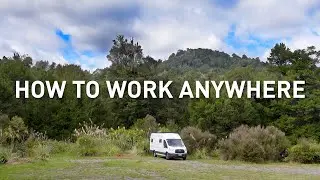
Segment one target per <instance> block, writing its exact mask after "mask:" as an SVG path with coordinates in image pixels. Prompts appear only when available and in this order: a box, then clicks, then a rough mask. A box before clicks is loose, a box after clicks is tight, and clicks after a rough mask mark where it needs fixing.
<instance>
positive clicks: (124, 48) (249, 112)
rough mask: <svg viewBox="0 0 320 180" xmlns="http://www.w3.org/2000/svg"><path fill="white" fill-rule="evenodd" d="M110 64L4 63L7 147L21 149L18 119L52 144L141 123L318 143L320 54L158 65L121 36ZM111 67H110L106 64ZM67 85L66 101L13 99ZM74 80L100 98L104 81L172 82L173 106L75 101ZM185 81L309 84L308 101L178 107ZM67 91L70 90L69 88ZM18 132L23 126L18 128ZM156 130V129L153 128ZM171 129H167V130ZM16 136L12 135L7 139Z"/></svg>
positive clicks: (204, 102) (193, 58) (223, 101)
mask: <svg viewBox="0 0 320 180" xmlns="http://www.w3.org/2000/svg"><path fill="white" fill-rule="evenodd" d="M107 58H108V59H109V60H110V61H111V62H112V65H111V66H110V67H106V68H103V69H97V70H96V71H94V72H88V71H85V70H82V69H81V68H80V66H77V65H73V64H68V65H60V64H55V63H52V64H50V63H48V62H47V61H34V60H33V59H32V58H31V57H28V56H22V55H19V54H18V53H15V54H14V55H13V57H3V58H1V59H0V126H1V128H0V129H1V133H8V139H6V140H5V141H10V140H13V141H17V140H18V139H17V138H18V136H19V137H20V136H24V134H23V132H15V130H14V129H15V127H13V126H12V125H10V122H11V121H13V120H14V121H16V120H15V119H16V118H14V116H19V117H21V118H22V119H23V120H24V124H25V125H26V126H27V127H29V128H31V129H33V130H35V131H37V132H43V133H46V134H47V135H48V137H49V138H53V139H69V138H70V137H71V134H72V133H73V132H74V129H76V128H78V127H79V124H81V123H82V122H88V121H89V119H91V120H92V122H93V123H94V124H97V125H100V126H103V127H105V128H108V129H109V128H111V127H112V128H114V129H117V128H118V126H121V127H126V128H129V127H131V126H133V125H135V126H138V127H140V128H142V129H143V128H144V127H143V126H145V125H144V124H143V123H141V122H140V121H141V120H139V119H143V118H146V116H147V115H151V116H153V117H154V118H155V119H151V120H150V121H149V122H148V123H151V124H154V127H152V129H150V130H149V131H148V132H147V134H149V133H150V132H151V130H153V128H159V127H163V126H167V125H169V124H170V125H171V127H174V128H173V129H175V131H177V130H179V129H182V128H183V127H186V126H190V125H192V126H196V127H198V128H200V129H201V130H202V131H208V132H209V133H212V134H214V135H216V136H217V138H221V137H225V136H226V135H228V134H229V133H230V132H231V131H232V130H233V129H234V128H236V127H238V126H240V125H242V124H246V125H249V126H257V125H264V126H268V125H272V126H275V127H277V128H279V129H280V130H281V131H283V132H285V133H286V135H288V136H289V138H290V139H291V140H293V142H295V141H296V139H298V138H299V137H310V138H313V139H316V140H319V137H320V116H319V114H320V106H319V105H320V69H319V67H317V66H316V64H317V63H319V52H318V51H317V50H316V49H315V47H308V48H306V49H298V50H294V51H292V50H290V49H289V48H288V47H286V46H285V45H284V44H277V45H275V47H274V48H273V49H272V50H271V54H270V56H269V58H268V61H267V62H266V63H263V62H261V61H260V60H259V59H258V58H248V57H247V56H245V55H243V56H242V57H240V56H238V55H236V54H232V55H231V56H230V55H228V54H226V53H224V52H219V51H213V50H209V49H187V50H179V51H178V52H177V53H173V54H172V55H170V56H169V58H168V60H166V61H161V60H155V59H153V58H152V57H149V56H144V55H143V50H142V46H140V45H139V44H138V43H136V42H134V40H127V39H126V38H125V37H123V36H118V37H117V38H116V39H115V40H114V42H113V47H112V48H111V50H110V51H109V53H108V55H107ZM106 60H107V59H106ZM18 80H19V81H24V80H29V81H30V82H33V81H35V80H40V81H46V80H48V81H51V82H52V81H54V80H57V81H60V82H61V81H63V80H66V81H67V87H66V89H65V92H64V97H63V98H62V99H59V98H58V97H55V98H53V99H50V98H49V97H47V96H45V97H44V98H41V99H35V98H32V97H30V98H29V99H25V98H20V99H16V98H15V81H18ZM73 80H85V81H88V80H95V81H97V82H99V84H100V92H106V91H107V87H106V85H105V81H106V80H109V81H115V80H118V81H123V80H126V81H130V80H137V81H139V82H142V81H144V80H154V81H156V82H158V81H159V80H163V81H168V80H172V81H173V82H174V83H173V84H172V85H171V86H170V92H171V93H172V94H173V96H174V97H175V98H174V99H168V98H167V97H165V98H162V99H160V98H158V99H152V98H148V99H143V98H137V99H132V98H129V97H128V96H126V95H125V97H124V98H122V99H119V98H114V99H111V98H109V97H107V95H106V94H107V93H100V96H99V97H98V98H96V99H89V98H87V97H86V96H83V97H82V98H81V99H77V98H76V89H75V86H72V83H71V81H73ZM184 80H188V81H189V82H191V83H192V82H194V81H195V80H199V81H204V80H215V81H219V80H229V81H241V80H251V81H253V82H254V81H257V80H259V81H263V80H288V81H293V80H305V81H306V85H305V86H304V88H305V94H306V98H305V99H286V98H282V99H260V98H252V99H247V98H241V99H237V98H234V99H227V98H225V97H221V98H220V99H215V98H214V97H212V98H209V99H206V98H204V97H202V98H200V99H189V98H184V99H179V98H177V97H178V95H177V94H178V93H179V92H180V89H181V84H182V82H183V81H184ZM68 85H69V86H68ZM19 126H22V124H20V125H19ZM155 126H157V127H155ZM167 127H168V126H167ZM9 130H10V132H7V131H9Z"/></svg>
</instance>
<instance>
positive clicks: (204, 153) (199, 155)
mask: <svg viewBox="0 0 320 180" xmlns="http://www.w3.org/2000/svg"><path fill="white" fill-rule="evenodd" d="M192 156H193V157H194V158H196V159H208V158H209V157H210V155H209V152H208V150H207V149H206V148H202V149H196V150H195V151H194V153H193V154H192Z"/></svg>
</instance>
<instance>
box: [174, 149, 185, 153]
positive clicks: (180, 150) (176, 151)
mask: <svg viewBox="0 0 320 180" xmlns="http://www.w3.org/2000/svg"><path fill="white" fill-rule="evenodd" d="M175 153H184V150H183V149H176V150H175Z"/></svg>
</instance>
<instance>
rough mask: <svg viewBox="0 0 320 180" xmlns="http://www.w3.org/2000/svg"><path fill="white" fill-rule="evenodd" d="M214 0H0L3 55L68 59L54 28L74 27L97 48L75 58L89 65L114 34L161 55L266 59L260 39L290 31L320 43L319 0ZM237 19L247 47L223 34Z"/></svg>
mask: <svg viewBox="0 0 320 180" xmlns="http://www.w3.org/2000/svg"><path fill="white" fill-rule="evenodd" d="M214 2H215V1H213V2H212V1H211V2H210V1H209V0H206V1H191V0H184V1H182V0H178V1H169V0H163V1H145V0H136V1H131V0H126V1H116V0H108V1H99V0H91V1H86V0H68V1H65V0H57V1H46V0H40V1H38V0H10V1H9V0H0V4H1V6H0V15H1V17H3V18H2V19H1V20H0V23H1V24H0V34H1V37H0V53H1V54H0V56H3V55H6V56H8V55H11V53H12V51H19V52H21V53H27V54H29V55H31V56H32V57H33V58H34V59H37V60H49V61H54V62H58V63H67V60H66V59H64V57H63V56H62V53H61V48H63V47H64V45H65V44H64V42H63V41H62V40H60V39H59V38H58V37H57V36H56V35H55V30H56V29H61V30H62V31H63V32H64V33H67V34H70V35H71V37H72V42H71V44H72V46H73V48H74V51H75V52H76V53H78V54H81V51H83V50H89V51H93V52H95V53H94V54H99V55H97V56H95V57H87V56H80V58H79V59H78V60H73V61H72V62H76V61H77V62H78V63H80V64H81V66H82V67H83V68H85V69H90V70H92V69H94V68H103V66H106V65H109V64H110V62H108V61H107V59H106V58H105V55H106V54H107V52H108V48H109V47H110V45H111V44H112V41H111V40H112V39H113V38H114V37H115V35H116V34H124V35H127V36H133V37H135V38H136V39H137V40H138V41H139V42H140V44H141V45H142V46H143V48H144V53H145V55H151V56H154V57H155V58H162V59H166V58H167V57H168V56H169V55H170V54H171V53H173V52H176V51H177V50H178V49H185V48H200V47H201V48H211V49H219V50H223V51H226V52H228V53H232V52H236V53H238V54H244V53H246V54H249V55H255V56H260V58H262V59H263V58H265V57H266V55H267V52H268V49H269V47H266V46H261V43H262V44H263V41H264V40H269V39H273V40H284V39H286V43H288V46H289V47H292V48H304V47H305V46H308V45H316V46H320V40H319V36H317V35H316V33H318V34H320V26H319V19H320V13H319V11H316V10H314V8H316V7H318V8H319V7H320V2H319V1H318V0H309V1H304V0H281V1H279V0H264V1H252V0H240V1H238V2H237V3H236V4H235V5H233V6H231V7H228V8H226V7H222V6H218V5H216V4H214ZM310 9H313V11H314V12H313V13H310ZM232 25H235V27H236V29H235V35H236V37H237V38H238V41H239V42H240V43H242V44H243V48H234V47H233V46H232V44H226V42H225V41H224V39H225V37H226V36H227V35H228V31H229V30H230V28H231V27H232ZM315 32H316V33H315ZM251 36H254V37H257V38H258V40H252V39H251V38H250V37H251ZM249 44H250V45H254V46H257V48H256V52H251V51H250V49H248V48H246V46H247V45H249ZM101 54H103V55H101ZM69 61H70V60H69Z"/></svg>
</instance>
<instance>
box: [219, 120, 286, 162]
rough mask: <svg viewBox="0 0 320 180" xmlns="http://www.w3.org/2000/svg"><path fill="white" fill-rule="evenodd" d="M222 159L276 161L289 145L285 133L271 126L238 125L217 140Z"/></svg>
mask: <svg viewBox="0 0 320 180" xmlns="http://www.w3.org/2000/svg"><path fill="white" fill-rule="evenodd" d="M219 147H220V153H221V155H222V159H224V160H232V159H236V160H244V161H251V162H263V161H278V160H280V159H281V156H280V153H281V152H282V151H284V150H285V149H286V148H287V147H289V141H288V139H287V138H286V137H285V134H284V133H283V132H282V131H280V130H278V129H277V128H275V127H273V126H268V127H266V128H263V127H261V126H257V127H252V128H250V127H248V126H244V125H242V126H240V127H238V128H236V129H235V130H234V131H233V132H232V133H230V135H229V137H228V138H227V139H223V140H221V141H220V142H219Z"/></svg>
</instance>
